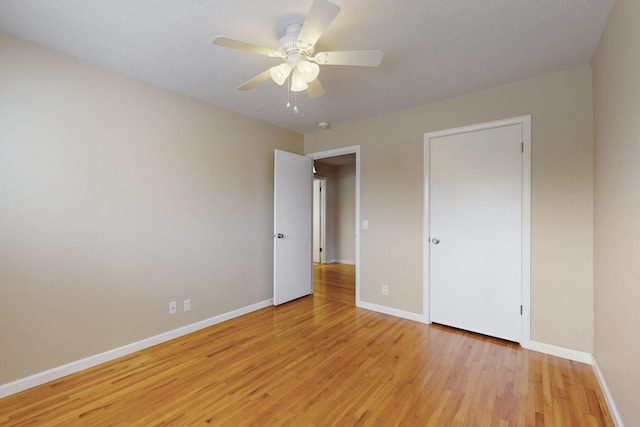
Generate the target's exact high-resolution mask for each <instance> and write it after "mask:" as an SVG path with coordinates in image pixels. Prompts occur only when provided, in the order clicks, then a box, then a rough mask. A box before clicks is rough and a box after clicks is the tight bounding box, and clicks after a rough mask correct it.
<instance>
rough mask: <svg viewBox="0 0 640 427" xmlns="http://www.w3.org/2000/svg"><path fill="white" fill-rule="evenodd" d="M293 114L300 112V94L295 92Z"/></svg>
mask: <svg viewBox="0 0 640 427" xmlns="http://www.w3.org/2000/svg"><path fill="white" fill-rule="evenodd" d="M293 114H298V94H297V93H296V92H294V93H293Z"/></svg>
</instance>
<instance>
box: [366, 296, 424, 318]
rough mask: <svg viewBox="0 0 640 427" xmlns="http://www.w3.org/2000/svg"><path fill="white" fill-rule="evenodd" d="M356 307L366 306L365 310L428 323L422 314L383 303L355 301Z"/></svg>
mask: <svg viewBox="0 0 640 427" xmlns="http://www.w3.org/2000/svg"><path fill="white" fill-rule="evenodd" d="M356 307H360V308H366V309H367V310H371V311H377V312H378V313H382V314H388V315H390V316H395V317H400V318H402V319H408V320H413V321H415V322H420V323H428V322H427V321H426V320H425V318H424V316H423V315H422V314H417V313H411V312H410V311H404V310H398V309H397V308H392V307H387V306H384V305H378V304H371V303H369V302H363V301H356Z"/></svg>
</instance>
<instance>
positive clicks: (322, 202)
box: [313, 177, 327, 264]
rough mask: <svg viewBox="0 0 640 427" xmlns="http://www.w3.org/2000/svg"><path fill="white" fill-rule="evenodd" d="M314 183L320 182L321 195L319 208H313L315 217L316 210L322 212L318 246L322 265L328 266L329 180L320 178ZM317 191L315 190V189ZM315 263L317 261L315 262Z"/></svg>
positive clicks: (319, 213) (320, 213)
mask: <svg viewBox="0 0 640 427" xmlns="http://www.w3.org/2000/svg"><path fill="white" fill-rule="evenodd" d="M313 181H314V183H315V181H320V185H321V186H320V189H321V190H320V194H319V196H318V198H319V200H318V205H319V206H315V205H314V206H313V210H314V215H315V210H316V209H317V208H319V209H320V211H319V212H318V221H319V223H320V230H319V236H318V244H319V245H320V249H321V250H320V255H319V257H320V264H326V262H327V251H326V247H325V246H326V233H325V230H326V226H325V224H326V222H327V208H326V203H327V199H326V197H327V195H326V193H327V178H323V177H319V178H316V177H314V178H313ZM314 191H315V188H314ZM314 204H315V195H314ZM313 244H314V247H313V250H314V251H315V250H316V248H315V242H314V243H313ZM314 262H315V260H314Z"/></svg>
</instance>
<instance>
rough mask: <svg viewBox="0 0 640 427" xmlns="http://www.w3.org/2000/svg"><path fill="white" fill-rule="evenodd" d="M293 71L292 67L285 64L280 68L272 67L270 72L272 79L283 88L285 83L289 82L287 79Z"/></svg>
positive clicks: (279, 66)
mask: <svg viewBox="0 0 640 427" xmlns="http://www.w3.org/2000/svg"><path fill="white" fill-rule="evenodd" d="M291 70H292V68H291V66H290V65H289V64H287V63H286V62H284V63H282V64H280V65H278V66H275V67H271V69H270V70H269V72H270V73H271V78H272V79H273V81H274V82H276V83H277V84H278V85H280V86H282V85H283V84H284V82H285V81H287V77H289V74H291Z"/></svg>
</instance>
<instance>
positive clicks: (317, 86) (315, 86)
mask: <svg viewBox="0 0 640 427" xmlns="http://www.w3.org/2000/svg"><path fill="white" fill-rule="evenodd" d="M307 94H308V95H309V98H319V97H321V96H322V95H324V87H322V84H321V83H320V81H319V80H318V79H315V80H314V81H312V82H309V87H308V88H307Z"/></svg>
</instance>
